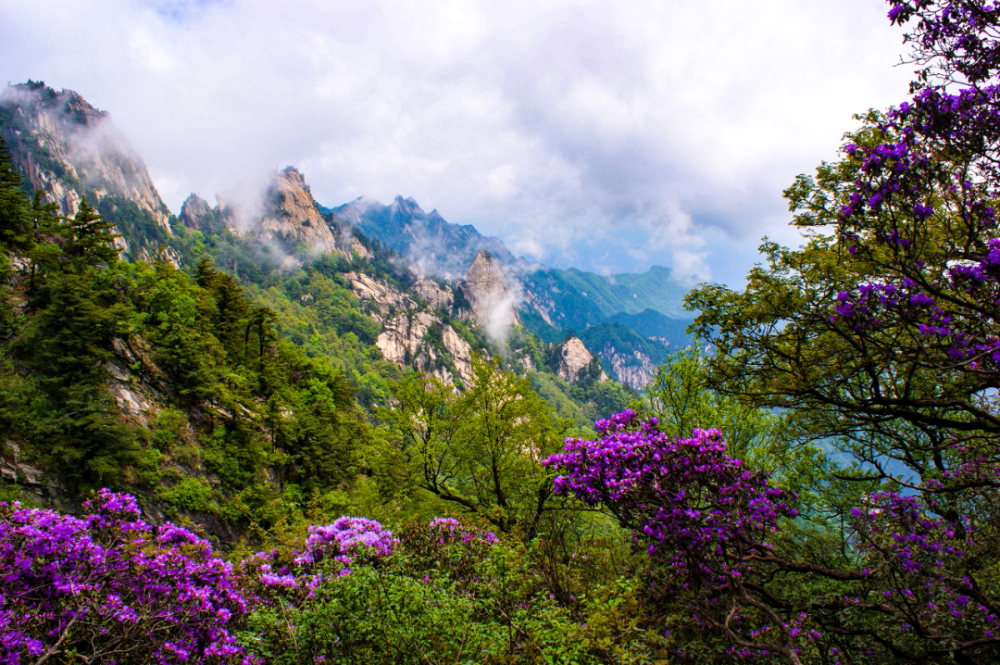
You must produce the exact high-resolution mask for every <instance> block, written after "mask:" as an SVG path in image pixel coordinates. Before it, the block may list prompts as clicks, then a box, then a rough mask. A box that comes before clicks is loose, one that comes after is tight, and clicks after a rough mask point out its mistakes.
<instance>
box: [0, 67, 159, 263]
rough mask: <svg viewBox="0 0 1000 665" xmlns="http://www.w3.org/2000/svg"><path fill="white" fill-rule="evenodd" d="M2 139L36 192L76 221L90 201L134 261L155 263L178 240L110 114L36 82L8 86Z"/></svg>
mask: <svg viewBox="0 0 1000 665" xmlns="http://www.w3.org/2000/svg"><path fill="white" fill-rule="evenodd" d="M0 136H3V138H4V140H5V141H6V142H7V145H8V146H9V147H10V151H11V156H12V158H13V162H14V164H15V166H17V168H18V170H19V171H20V172H21V173H22V174H24V176H25V178H26V180H27V181H28V184H29V185H30V186H31V188H32V189H35V190H41V191H43V192H45V194H46V195H47V198H48V200H49V201H52V202H54V203H56V204H57V205H58V207H59V210H60V212H61V213H62V214H63V215H69V216H72V215H75V214H76V211H77V208H78V207H79V203H80V200H81V199H83V198H84V197H86V198H87V200H88V202H89V203H90V204H91V205H92V206H94V207H95V208H97V209H98V210H99V211H100V212H101V213H102V214H103V215H104V216H105V217H106V218H108V219H110V220H111V221H114V222H115V223H116V226H117V231H118V233H119V234H120V235H121V236H122V238H120V239H119V247H120V249H122V250H123V251H124V252H125V253H126V254H127V255H129V256H133V257H135V258H146V257H148V256H151V255H152V254H155V253H156V252H157V251H158V250H159V248H160V247H161V246H162V243H161V242H160V240H161V239H162V238H164V237H167V236H169V235H170V233H171V229H170V223H169V218H170V210H168V209H167V206H166V204H164V202H163V200H162V199H161V198H160V195H159V193H158V192H157V191H156V187H155V185H154V184H153V181H152V178H150V176H149V172H148V171H147V169H146V165H145V163H144V162H143V160H142V158H141V157H140V156H139V155H138V154H137V153H136V152H135V150H134V149H133V148H132V145H131V144H130V143H129V141H128V139H127V138H126V137H125V136H124V134H122V133H121V132H120V131H119V130H118V129H117V128H116V127H115V125H114V123H113V122H112V121H111V118H110V116H109V115H108V113H107V112H106V111H100V110H98V109H96V108H94V107H93V106H91V105H90V104H89V103H88V102H87V101H86V100H85V99H83V97H81V96H80V95H79V94H77V93H76V92H74V91H72V90H61V91H59V92H56V91H55V90H53V89H52V88H49V87H47V86H45V85H44V84H43V83H41V82H34V81H29V82H28V83H23V84H18V85H12V86H8V87H7V89H6V90H4V91H3V93H2V94H0ZM138 227H141V228H138Z"/></svg>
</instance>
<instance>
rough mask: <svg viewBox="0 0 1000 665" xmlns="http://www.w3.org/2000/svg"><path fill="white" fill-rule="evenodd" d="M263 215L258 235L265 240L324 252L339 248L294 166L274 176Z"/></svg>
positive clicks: (265, 199)
mask: <svg viewBox="0 0 1000 665" xmlns="http://www.w3.org/2000/svg"><path fill="white" fill-rule="evenodd" d="M263 213H264V214H263V216H262V217H261V219H260V221H259V222H258V224H257V229H256V232H257V234H258V235H259V236H260V237H261V238H262V239H264V240H270V239H274V238H280V239H282V240H286V241H288V240H291V241H293V242H304V243H307V244H309V245H311V246H312V247H313V249H315V250H318V251H322V252H332V251H334V250H336V248H337V242H336V239H335V238H334V236H333V232H331V231H330V226H329V225H328V224H327V223H326V220H325V219H323V215H322V214H321V213H320V211H319V207H318V206H317V205H316V200H315V199H313V196H312V192H311V191H310V189H309V186H308V185H307V184H306V179H305V177H304V176H303V175H302V174H301V173H299V170H298V169H296V168H295V167H292V166H288V167H286V168H284V169H282V170H281V171H278V173H277V174H275V177H274V180H273V181H272V182H271V185H270V186H269V187H268V189H267V192H266V193H265V195H264V208H263Z"/></svg>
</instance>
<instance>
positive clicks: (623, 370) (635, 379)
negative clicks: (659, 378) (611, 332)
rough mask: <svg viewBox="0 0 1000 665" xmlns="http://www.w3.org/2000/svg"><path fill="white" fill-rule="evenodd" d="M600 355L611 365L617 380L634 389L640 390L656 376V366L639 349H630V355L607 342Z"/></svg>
mask: <svg viewBox="0 0 1000 665" xmlns="http://www.w3.org/2000/svg"><path fill="white" fill-rule="evenodd" d="M600 355H601V358H602V359H604V360H605V361H607V362H608V363H609V364H610V365H611V372H612V374H614V377H615V378H616V379H617V380H618V382H619V383H624V384H626V385H628V386H629V387H631V388H634V389H635V390H642V389H643V388H645V387H646V385H647V384H648V383H649V382H650V381H652V380H653V377H654V376H656V366H655V365H654V364H653V361H652V360H650V358H649V356H647V355H646V354H644V353H642V352H641V351H632V353H631V355H626V354H624V353H620V352H619V351H618V350H617V349H615V347H614V346H613V345H611V344H610V343H608V344H605V346H604V348H603V349H601V352H600Z"/></svg>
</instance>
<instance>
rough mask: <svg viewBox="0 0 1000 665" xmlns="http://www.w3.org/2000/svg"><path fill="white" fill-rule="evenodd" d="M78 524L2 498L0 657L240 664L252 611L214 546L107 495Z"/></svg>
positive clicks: (90, 506) (3, 659)
mask: <svg viewBox="0 0 1000 665" xmlns="http://www.w3.org/2000/svg"><path fill="white" fill-rule="evenodd" d="M84 507H85V509H86V514H85V516H84V517H82V518H77V517H71V516H67V515H59V514H57V513H55V512H53V511H50V510H32V509H25V508H21V507H20V506H19V505H18V504H16V503H15V504H12V505H10V504H6V503H0V580H2V584H0V588H2V591H0V644H2V646H3V651H2V652H0V662H3V663H7V664H10V665H13V664H15V663H20V662H24V660H25V659H26V658H27V659H31V660H33V661H34V660H41V659H42V658H46V657H50V658H51V657H59V658H58V660H60V661H61V660H63V659H64V658H65V657H67V656H70V655H75V657H77V658H81V659H83V660H84V661H85V662H91V661H103V662H117V663H149V662H156V663H178V662H217V663H223V662H239V661H244V662H246V659H245V658H244V656H243V651H242V648H241V647H240V646H239V645H238V644H237V643H236V641H235V639H234V637H233V635H232V634H231V632H230V627H231V626H232V625H233V624H234V623H235V622H236V620H237V619H238V618H239V617H241V616H242V615H244V614H245V613H246V612H247V610H248V603H247V599H246V597H245V596H244V595H243V594H242V593H241V592H240V590H239V589H238V588H237V586H236V584H235V579H234V576H233V571H232V568H231V566H230V565H229V564H228V563H225V562H224V561H222V560H221V559H218V558H216V557H214V556H213V553H212V549H211V547H210V546H209V544H208V543H207V542H206V541H204V540H202V539H200V538H198V537H197V536H195V535H194V534H192V533H191V532H190V531H187V530H186V529H182V528H179V527H177V526H175V525H173V524H170V523H167V524H165V525H163V526H160V527H153V526H150V525H149V524H147V523H146V522H144V521H143V520H142V518H141V515H140V512H139V509H138V507H137V506H136V503H135V499H134V498H133V497H131V496H128V495H125V494H115V493H112V492H110V491H108V490H101V491H100V493H99V494H98V495H97V496H96V497H95V498H93V499H92V500H90V501H88V502H87V503H85V504H84Z"/></svg>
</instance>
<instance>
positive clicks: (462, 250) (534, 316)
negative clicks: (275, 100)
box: [331, 196, 689, 344]
mask: <svg viewBox="0 0 1000 665" xmlns="http://www.w3.org/2000/svg"><path fill="white" fill-rule="evenodd" d="M331 212H332V213H333V214H334V215H335V216H336V217H337V218H339V219H343V220H344V221H345V222H348V223H350V224H353V225H354V226H355V228H357V229H360V230H361V231H362V232H363V233H364V234H365V235H367V236H368V237H370V238H376V239H378V240H379V241H380V242H382V243H383V244H385V245H386V246H387V247H389V248H391V249H394V250H396V251H398V252H400V253H401V254H403V255H405V256H406V257H407V258H408V259H409V260H410V261H412V262H413V263H415V264H417V265H418V266H419V269H420V271H421V272H423V273H428V274H437V275H442V276H445V277H447V278H449V279H451V278H452V277H453V276H455V275H461V274H462V273H463V272H464V271H465V266H468V265H469V264H470V262H472V261H473V257H475V256H476V255H477V254H478V253H479V252H480V251H481V250H486V251H487V252H489V254H490V255H491V256H493V257H494V259H495V260H496V263H497V265H498V266H500V268H501V269H502V270H503V272H504V274H505V275H506V278H507V281H508V282H509V284H510V285H511V289H512V290H513V291H514V292H515V293H516V294H517V295H518V296H519V299H518V301H517V307H518V309H519V310H520V318H521V320H523V322H524V324H525V325H526V326H528V328H529V330H531V331H532V332H533V333H535V334H538V335H540V336H541V337H542V338H543V339H544V340H545V341H547V342H554V341H558V340H561V339H562V336H563V335H562V333H561V332H560V331H563V330H575V329H583V328H586V327H587V326H591V325H596V324H598V323H600V322H602V321H605V320H609V319H611V318H612V317H614V316H616V315H638V314H641V313H642V312H644V311H646V310H653V311H655V312H658V313H659V314H660V315H662V316H664V317H665V318H672V319H678V320H687V319H689V314H688V313H687V312H686V311H685V310H684V308H683V298H684V294H685V293H686V292H687V286H686V285H685V284H683V283H682V282H680V281H679V280H677V279H676V278H675V276H674V275H673V273H672V272H671V271H670V269H668V268H664V267H661V266H653V267H652V268H650V269H649V270H648V271H646V272H645V273H641V274H632V273H624V274H618V275H609V276H603V275H598V274H595V273H591V272H585V271H582V270H577V269H574V268H571V269H569V270H559V269H556V268H549V267H546V266H543V265H540V264H537V263H531V262H528V261H526V260H524V259H519V258H516V257H514V256H513V255H512V254H511V253H510V251H508V250H507V248H506V247H505V246H504V245H503V242H502V241H500V240H499V239H497V238H490V237H486V236H483V235H482V234H480V233H479V232H478V231H477V230H476V229H475V227H473V226H471V225H465V226H459V225H457V224H452V223H449V222H447V221H445V220H444V219H443V218H442V217H441V215H439V214H438V213H437V211H432V212H430V213H425V212H424V211H423V210H422V209H421V208H420V206H419V205H418V204H417V202H416V201H414V200H413V199H404V198H402V197H399V196H397V197H396V200H395V201H394V202H393V203H392V204H391V205H389V206H385V205H382V204H381V203H378V202H377V201H371V200H369V199H365V198H363V197H362V198H359V199H356V200H355V201H352V202H350V203H347V204H345V205H342V206H340V207H338V208H334V209H333V210H332V211H331ZM630 321H631V319H622V320H621V322H622V323H624V324H625V325H630ZM647 323H648V321H647ZM661 332H662V331H661ZM641 334H643V335H644V336H647V337H663V338H664V339H668V340H670V341H671V342H672V343H675V344H676V343H677V342H678V341H679V337H678V335H676V334H674V333H673V332H671V333H669V334H656V333H655V332H654V333H650V334H645V333H641Z"/></svg>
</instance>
